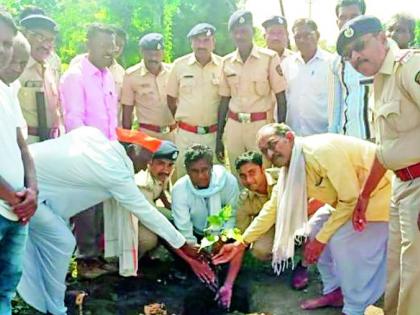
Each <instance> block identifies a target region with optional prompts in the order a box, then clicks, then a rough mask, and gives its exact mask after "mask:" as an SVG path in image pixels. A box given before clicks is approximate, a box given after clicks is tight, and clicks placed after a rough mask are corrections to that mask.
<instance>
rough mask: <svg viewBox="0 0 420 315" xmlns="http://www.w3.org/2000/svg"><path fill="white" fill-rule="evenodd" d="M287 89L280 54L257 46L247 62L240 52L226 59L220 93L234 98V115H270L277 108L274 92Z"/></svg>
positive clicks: (232, 105)
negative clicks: (239, 113)
mask: <svg viewBox="0 0 420 315" xmlns="http://www.w3.org/2000/svg"><path fill="white" fill-rule="evenodd" d="M285 89H286V81H285V80H284V78H283V75H282V71H281V68H280V58H279V56H278V54H277V53H276V52H275V51H273V50H270V49H266V48H261V47H257V46H254V47H253V48H252V51H251V54H250V56H249V57H248V59H247V60H246V61H245V62H243V61H242V59H241V57H240V55H239V52H238V50H236V51H234V52H232V53H230V54H228V55H227V56H225V57H224V58H223V65H222V75H221V81H220V89H219V94H220V95H221V96H224V97H231V99H230V102H229V109H230V110H231V111H233V112H245V113H252V112H266V111H271V110H272V109H273V101H272V93H274V94H278V93H280V92H282V91H284V90H285Z"/></svg>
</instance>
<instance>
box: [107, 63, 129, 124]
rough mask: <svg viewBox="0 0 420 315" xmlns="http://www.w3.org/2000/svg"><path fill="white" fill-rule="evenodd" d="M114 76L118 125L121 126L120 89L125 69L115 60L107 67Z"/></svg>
mask: <svg viewBox="0 0 420 315" xmlns="http://www.w3.org/2000/svg"><path fill="white" fill-rule="evenodd" d="M108 69H109V71H110V72H111V74H112V77H113V78H114V82H115V91H116V93H117V95H118V111H117V113H118V127H121V126H122V107H121V90H122V85H123V79H124V74H125V69H124V68H123V66H121V65H120V64H119V63H118V62H117V61H116V60H114V63H113V64H112V65H111V66H110V67H109V68H108Z"/></svg>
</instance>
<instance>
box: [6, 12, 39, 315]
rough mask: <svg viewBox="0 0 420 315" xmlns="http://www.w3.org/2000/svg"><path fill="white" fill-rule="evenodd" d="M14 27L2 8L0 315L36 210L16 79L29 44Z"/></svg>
mask: <svg viewBox="0 0 420 315" xmlns="http://www.w3.org/2000/svg"><path fill="white" fill-rule="evenodd" d="M16 31H17V28H16V26H15V24H14V22H13V19H12V17H11V16H10V15H9V14H8V13H7V12H5V11H3V10H2V9H0V64H2V65H3V62H4V64H6V65H7V67H6V68H2V69H0V123H1V126H2V132H1V133H0V147H1V150H2V151H1V152H2V154H1V157H0V248H1V253H0V311H1V314H4V315H11V314H12V309H11V304H10V302H11V300H12V298H13V297H14V295H15V290H16V286H17V284H18V283H19V280H20V277H21V275H22V260H23V254H24V249H25V243H26V236H27V232H28V228H27V223H28V220H29V219H30V218H31V217H32V215H33V214H34V212H35V210H36V199H37V191H38V189H37V182H36V178H35V168H34V165H33V161H32V158H31V156H30V154H29V151H28V148H27V146H26V143H25V140H24V137H23V135H22V121H23V116H22V112H21V110H20V106H19V101H18V98H17V91H18V83H15V82H16V80H17V78H18V77H19V75H21V74H22V72H23V71H24V69H25V67H26V64H27V62H28V59H29V53H30V46H29V43H28V41H27V40H26V39H25V37H24V36H23V35H22V34H18V35H17V36H15V35H16ZM13 37H14V38H13ZM12 52H13V53H12ZM10 58H11V61H10ZM9 61H10V63H9ZM16 84H17V85H16ZM25 187H26V188H25Z"/></svg>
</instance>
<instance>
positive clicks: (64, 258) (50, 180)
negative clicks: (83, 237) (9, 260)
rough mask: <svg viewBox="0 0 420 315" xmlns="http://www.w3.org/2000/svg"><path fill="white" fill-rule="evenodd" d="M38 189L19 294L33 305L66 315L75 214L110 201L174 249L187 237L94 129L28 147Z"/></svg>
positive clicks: (111, 144) (115, 145) (117, 148)
mask: <svg viewBox="0 0 420 315" xmlns="http://www.w3.org/2000/svg"><path fill="white" fill-rule="evenodd" d="M30 151H31V153H32V156H33V159H34V162H35V167H36V173H37V179H38V187H39V191H40V193H39V198H38V203H39V206H38V207H39V208H38V211H37V212H36V214H35V216H34V217H33V218H32V220H31V222H30V225H29V240H28V243H29V244H28V246H27V251H26V254H25V259H24V272H23V276H22V280H21V283H20V284H19V287H18V291H19V294H20V295H21V296H22V297H23V298H24V300H25V301H26V302H27V303H29V304H30V305H31V306H33V307H35V308H36V309H38V310H40V311H43V312H46V311H48V312H50V313H52V314H54V315H56V314H65V313H66V308H65V306H64V292H65V288H66V287H65V282H64V279H65V275H66V272H67V269H68V265H69V262H70V257H71V254H72V251H73V249H74V238H73V235H72V234H71V232H70V230H69V229H68V227H67V226H66V223H67V220H68V219H69V218H70V217H72V216H74V215H75V214H77V213H79V212H81V211H83V210H84V209H87V208H90V207H91V206H93V205H95V204H98V203H99V202H102V201H104V200H107V199H109V198H114V199H115V200H116V201H118V202H119V203H120V204H121V206H123V207H124V208H126V209H127V210H129V211H131V212H132V213H133V214H134V215H135V216H136V217H138V218H139V220H140V221H141V222H142V223H143V224H144V225H145V226H146V227H147V228H148V229H150V230H151V231H153V232H154V233H156V234H157V235H159V236H160V237H162V238H163V239H165V240H166V241H167V242H168V243H169V244H170V245H171V246H172V247H174V248H179V247H181V246H182V245H183V244H184V243H185V239H184V237H183V236H182V235H181V234H180V233H179V232H178V231H177V230H176V229H175V228H174V227H173V226H172V224H171V223H170V222H169V221H168V220H167V219H166V218H165V217H164V216H163V215H162V214H161V213H160V212H159V211H158V210H157V209H156V208H154V207H153V206H152V205H151V204H150V203H149V202H148V201H147V200H146V198H145V197H144V195H143V194H142V193H141V192H140V190H139V189H138V188H137V185H136V183H135V180H134V169H133V164H132V162H131V160H130V159H129V158H128V156H127V155H126V153H125V150H124V148H123V147H122V146H121V145H120V144H119V143H118V142H116V141H109V140H108V139H107V138H105V137H104V136H103V135H102V133H101V132H100V131H99V130H97V129H95V128H92V127H80V128H78V129H75V130H73V131H71V132H70V133H68V134H66V135H64V136H62V137H60V138H57V139H53V140H49V141H44V142H41V143H36V144H33V145H31V146H30Z"/></svg>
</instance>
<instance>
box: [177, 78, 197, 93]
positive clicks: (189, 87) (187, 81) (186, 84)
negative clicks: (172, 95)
mask: <svg viewBox="0 0 420 315" xmlns="http://www.w3.org/2000/svg"><path fill="white" fill-rule="evenodd" d="M194 85H195V81H194V77H193V76H184V77H182V78H181V80H180V84H179V89H180V92H181V93H183V94H191V93H192V91H193V87H194Z"/></svg>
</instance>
